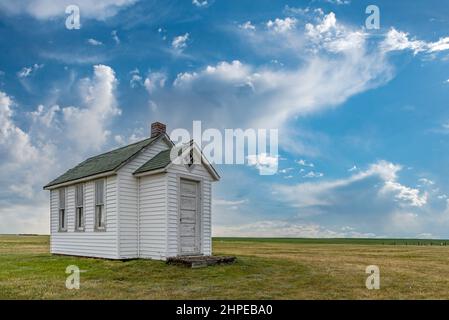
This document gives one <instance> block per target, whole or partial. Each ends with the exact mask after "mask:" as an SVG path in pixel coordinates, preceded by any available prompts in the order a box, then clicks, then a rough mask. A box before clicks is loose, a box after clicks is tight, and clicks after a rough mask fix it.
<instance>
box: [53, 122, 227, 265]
mask: <svg viewBox="0 0 449 320" xmlns="http://www.w3.org/2000/svg"><path fill="white" fill-rule="evenodd" d="M172 148H173V143H172V142H171V140H170V138H169V137H168V136H167V134H166V133H165V125H163V124H161V123H159V122H156V123H153V124H152V125H151V137H150V138H148V139H145V140H143V141H140V142H137V143H134V144H131V145H128V146H125V147H122V148H119V149H116V150H113V151H110V152H107V153H104V154H101V155H98V156H95V157H92V158H89V159H87V160H86V161H84V162H82V163H80V164H79V165H77V166H76V167H74V168H72V169H70V170H68V171H67V172H66V173H64V174H63V175H61V176H60V177H58V178H57V179H55V180H53V181H52V182H50V183H49V184H47V185H46V186H45V187H44V189H46V190H49V191H50V221H51V242H50V247H51V249H50V250H51V253H54V254H65V255H75V256H86V257H98V258H108V259H133V258H149V259H159V260H165V259H167V258H168V257H174V256H180V255H211V254H212V244H211V213H212V212H211V197H212V192H211V184H212V183H213V182H214V181H218V180H219V179H220V177H219V175H218V174H217V172H216V171H215V169H214V168H213V167H212V165H211V164H210V163H209V162H208V161H207V159H205V158H204V156H203V155H202V153H201V151H200V150H199V149H195V148H194V152H195V154H196V155H197V156H199V157H200V158H201V160H202V161H201V163H200V164H191V163H188V164H175V163H174V162H172V161H170V150H171V149H172Z"/></svg>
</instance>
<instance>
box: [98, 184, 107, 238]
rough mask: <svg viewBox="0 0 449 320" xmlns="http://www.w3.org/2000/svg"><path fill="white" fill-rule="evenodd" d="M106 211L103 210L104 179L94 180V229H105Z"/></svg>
mask: <svg viewBox="0 0 449 320" xmlns="http://www.w3.org/2000/svg"><path fill="white" fill-rule="evenodd" d="M105 228H106V212H105V210H104V180H98V181H95V229H96V230H105Z"/></svg>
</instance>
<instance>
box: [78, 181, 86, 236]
mask: <svg viewBox="0 0 449 320" xmlns="http://www.w3.org/2000/svg"><path fill="white" fill-rule="evenodd" d="M79 188H81V194H80V192H79V191H80V190H79ZM85 189H86V188H85V186H84V184H83V183H81V184H77V185H75V231H78V232H83V231H84V230H85V228H86V214H85V212H86V210H84V207H85V198H86V196H85ZM80 195H81V198H82V199H81V202H80V201H79V196H80ZM79 210H81V226H79V222H80V217H79Z"/></svg>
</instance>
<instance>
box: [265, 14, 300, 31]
mask: <svg viewBox="0 0 449 320" xmlns="http://www.w3.org/2000/svg"><path fill="white" fill-rule="evenodd" d="M295 25H296V19H295V18H290V17H287V18H285V19H279V18H276V19H275V20H274V21H271V20H269V21H268V22H267V28H268V29H269V30H272V31H274V32H277V33H284V32H288V31H290V30H292V29H293V28H294V27H295Z"/></svg>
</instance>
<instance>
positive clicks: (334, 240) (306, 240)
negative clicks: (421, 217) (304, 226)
mask: <svg viewBox="0 0 449 320" xmlns="http://www.w3.org/2000/svg"><path fill="white" fill-rule="evenodd" d="M214 240H215V241H226V242H230V241H231V242H248V241H249V242H271V243H297V244H367V245H368V244H371V245H379V244H381V245H414V246H418V245H419V246H420V245H426V246H432V245H434V246H446V245H449V240H435V239H363V238H358V239H353V238H351V239H344V238H325V239H324V238H323V239H310V238H214Z"/></svg>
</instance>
